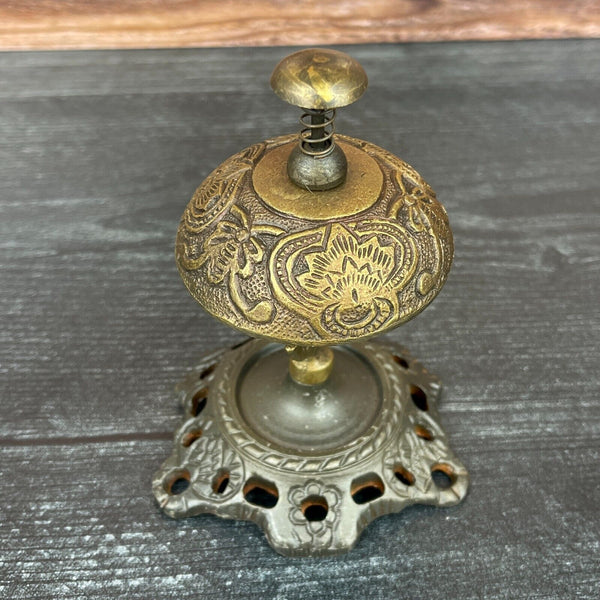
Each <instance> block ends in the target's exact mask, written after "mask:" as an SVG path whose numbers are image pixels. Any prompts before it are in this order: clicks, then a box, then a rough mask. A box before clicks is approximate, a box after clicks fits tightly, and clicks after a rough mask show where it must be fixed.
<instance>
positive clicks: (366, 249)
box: [271, 220, 417, 339]
mask: <svg viewBox="0 0 600 600" xmlns="http://www.w3.org/2000/svg"><path fill="white" fill-rule="evenodd" d="M416 259H417V254H416V248H415V246H414V244H413V242H412V241H411V240H410V239H409V238H408V236H407V235H406V233H405V231H404V229H403V228H402V227H401V226H400V225H397V224H395V223H390V222H386V221H378V220H365V221H363V222H361V223H349V224H342V223H334V224H332V225H330V226H325V227H321V228H318V229H312V230H306V231H302V232H300V233H298V234H293V235H290V236H287V237H285V238H283V239H282V240H281V242H280V244H279V246H278V247H277V248H275V250H274V251H273V256H272V259H271V268H272V272H273V275H274V277H273V280H274V281H275V283H276V285H275V286H274V291H275V295H276V297H277V299H278V300H279V301H280V302H282V303H283V304H285V305H288V306H289V307H290V308H291V309H294V310H296V311H301V312H303V313H304V314H306V316H307V317H308V318H309V319H311V320H312V321H313V323H314V325H315V328H316V329H317V331H319V332H323V333H322V334H321V335H322V337H325V336H332V335H333V336H335V338H342V339H344V338H359V337H364V336H367V335H372V334H373V333H376V332H377V331H380V330H381V329H385V328H387V327H389V326H391V325H392V323H393V322H394V320H395V319H398V317H399V314H400V311H399V307H398V292H400V291H401V290H402V289H403V288H404V287H405V285H406V283H407V282H408V280H409V279H410V277H411V275H412V274H413V272H414V268H415V265H416Z"/></svg>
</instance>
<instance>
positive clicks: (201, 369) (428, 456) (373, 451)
mask: <svg viewBox="0 0 600 600" xmlns="http://www.w3.org/2000/svg"><path fill="white" fill-rule="evenodd" d="M334 352H335V363H334V369H333V372H332V374H331V376H330V377H329V379H328V380H327V382H326V383H324V384H323V385H321V386H303V385H301V384H297V383H295V382H294V381H292V380H291V378H290V376H289V374H288V371H287V361H288V359H287V356H286V353H285V351H284V349H283V348H282V347H281V346H280V345H277V344H273V343H269V342H267V341H263V340H252V341H250V340H249V341H248V342H246V343H244V344H242V345H240V346H238V347H235V348H233V349H231V350H223V351H220V352H217V353H214V354H212V355H210V356H207V357H205V358H203V359H202V360H201V362H200V363H199V364H198V366H197V367H196V368H195V369H194V370H193V371H192V372H191V373H190V375H189V376H188V377H187V378H186V379H185V381H183V382H182V383H181V384H180V385H179V386H178V388H177V390H178V393H179V395H180V398H181V401H182V403H183V406H184V410H185V414H186V417H185V420H184V422H183V424H182V426H181V427H180V428H179V430H178V431H177V433H176V435H175V447H174V450H173V453H172V455H171V457H170V458H169V459H168V460H167V461H166V462H165V463H164V464H163V465H162V467H161V468H160V469H159V470H158V471H157V472H156V474H155V475H154V479H153V490H154V494H155V496H156V499H157V500H158V502H159V504H160V506H161V508H163V509H164V511H165V512H166V513H167V514H168V515H170V516H171V517H175V518H181V517H189V516H192V515H197V514H200V513H214V514H216V515H218V516H220V517H227V518H232V519H245V520H251V521H254V522H255V523H257V524H258V525H259V526H260V527H261V528H262V529H263V531H264V532H265V534H266V536H267V539H268V541H269V543H270V544H271V546H273V548H274V549H275V550H277V551H278V552H280V553H281V554H284V555H288V556H322V555H329V554H337V553H340V552H345V551H348V550H350V549H351V548H352V547H353V546H354V544H355V543H356V541H357V540H358V537H359V536H360V533H361V531H362V530H363V529H364V527H366V526H367V525H368V524H369V522H370V521H372V520H373V519H375V518H376V517H379V516H381V515H383V514H386V513H392V512H398V511H400V510H402V509H403V508H404V507H405V506H408V505H410V504H415V503H421V504H434V505H437V506H450V505H452V504H457V503H458V502H460V501H461V500H462V499H463V498H464V496H465V494H466V492H467V487H468V475H467V472H466V470H465V468H464V467H463V465H462V464H461V463H460V462H459V461H458V460H457V458H456V457H455V456H454V454H453V453H452V451H451V450H450V448H449V447H448V443H447V440H446V436H445V434H444V432H443V431H442V429H441V427H440V425H439V422H438V414H437V410H436V407H435V402H436V401H437V399H438V397H439V394H440V383H439V381H438V379H437V378H436V377H435V376H433V375H431V374H430V373H428V372H427V371H426V369H425V368H424V367H423V366H422V365H421V364H420V363H419V362H417V361H416V360H414V359H412V358H411V357H410V356H409V355H408V353H407V352H406V351H405V350H404V349H403V348H401V347H399V346H397V345H395V344H391V343H389V342H363V343H356V344H352V345H349V346H337V347H335V348H334Z"/></svg>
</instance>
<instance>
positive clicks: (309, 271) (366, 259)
mask: <svg viewBox="0 0 600 600" xmlns="http://www.w3.org/2000/svg"><path fill="white" fill-rule="evenodd" d="M271 86H272V88H273V90H274V91H275V93H276V94H277V95H278V96H280V97H281V98H282V99H283V100H285V101H287V102H289V103H290V104H293V105H296V106H298V107H301V110H302V116H301V118H300V122H301V126H302V130H301V131H300V133H299V134H293V135H284V136H280V137H276V138H273V139H269V140H266V141H263V142H259V143H257V144H254V145H253V146H250V147H249V148H246V149H245V150H242V151H241V152H238V153H237V154H235V155H234V156H232V157H231V158H229V159H227V160H226V161H225V162H224V163H222V164H221V165H220V166H218V167H217V168H216V169H215V170H214V171H213V172H212V173H211V174H210V175H209V176H208V177H207V178H206V179H205V181H204V182H203V183H202V184H201V185H200V187H199V188H198V189H197V190H196V192H195V194H194V196H193V198H192V200H191V201H190V203H189V204H188V206H187V208H186V210H185V212H184V214H183V217H182V219H181V223H180V226H179V230H178V232H177V241H176V260H177V266H178V268H179V272H180V274H181V277H182V279H183V281H184V283H185V285H186V287H187V288H188V290H189V291H190V293H191V294H192V296H193V297H194V298H195V299H196V300H197V301H198V302H199V303H200V304H201V305H202V307H203V308H204V309H205V310H207V311H208V312H209V313H210V314H211V315H213V316H214V317H215V318H217V319H219V320H220V321H222V322H224V323H225V324H227V325H230V326H231V327H234V328H235V329H238V330H240V331H242V332H244V333H246V334H248V335H250V336H252V338H255V339H248V340H247V341H245V342H242V343H241V344H238V345H236V346H234V347H233V348H226V349H221V350H219V351H217V352H214V353H212V354H210V355H208V356H205V357H203V358H202V359H201V360H200V362H199V363H198V364H197V366H196V367H195V368H194V369H193V370H192V371H191V372H190V373H189V375H188V376H187V377H186V379H185V380H184V381H182V382H181V383H180V384H179V385H178V387H177V391H178V394H179V397H180V399H181V402H182V404H183V408H184V411H185V418H184V421H183V424H182V425H181V427H180V428H179V429H178V431H177V432H176V435H175V442H174V449H173V453H172V454H171V456H170V457H169V458H168V459H167V461H166V462H165V463H164V464H163V465H162V467H161V468H160V469H159V471H158V472H157V473H156V474H155V476H154V479H153V490H154V494H155V496H156V498H157V500H158V502H159V504H160V506H161V508H162V509H163V510H164V511H165V512H166V513H167V514H168V515H170V516H171V517H175V518H181V517H188V516H192V515H198V514H200V513H213V514H215V515H218V516H220V517H226V518H232V519H244V520H250V521H254V522H255V523H256V524H257V525H258V526H259V527H261V528H262V530H263V531H264V533H265V535H266V537H267V539H268V541H269V543H270V544H271V546H272V547H273V548H274V549H275V550H276V551H278V552H280V553H281V554H284V555H288V556H323V555H330V554H336V553H340V552H345V551H347V550H349V549H350V548H352V547H353V545H354V544H355V543H356V541H357V539H358V537H359V535H360V533H361V531H362V530H363V528H364V527H366V526H367V525H368V523H369V522H370V521H372V520H373V519H375V518H377V517H379V516H381V515H383V514H386V513H393V512H398V511H400V510H402V509H403V508H404V507H406V506H408V505H411V504H415V503H421V504H433V505H437V506H449V505H452V504H456V503H458V502H460V501H461V500H462V499H463V498H464V496H465V494H466V492H467V487H468V475H467V472H466V470H465V468H464V467H463V465H462V464H461V463H460V461H459V460H458V459H457V458H456V456H455V455H454V454H453V453H452V451H451V450H450V448H449V446H448V441H447V438H446V435H445V434H444V432H443V430H442V428H441V427H440V424H439V418H438V413H437V410H436V401H437V400H438V397H439V395H440V382H439V380H438V379H437V378H436V377H435V376H434V375H432V374H431V373H429V372H428V371H427V370H426V369H425V368H424V367H423V365H422V364H421V363H420V362H418V361H417V360H415V359H414V358H413V357H412V356H410V355H409V353H408V352H407V351H406V350H405V349H404V348H402V347H400V346H398V345H397V344H395V343H392V342H390V341H387V340H386V341H375V340H373V337H374V336H375V335H377V334H380V333H383V332H385V331H388V330H390V329H393V328H394V327H397V326H399V325H401V324H402V323H404V322H406V321H408V320H409V319H411V318H413V317H414V316H416V315H417V314H418V313H420V312H421V311H422V310H423V309H424V308H425V307H426V306H427V305H428V304H429V303H430V302H431V301H432V300H433V299H434V298H435V296H436V295H437V294H438V292H439V291H440V289H441V288H442V286H443V284H444V282H445V281H446V277H447V275H448V272H449V270H450V265H451V263H452V257H453V242H452V233H451V230H450V226H449V223H448V217H447V215H446V211H445V210H444V208H443V206H442V205H441V204H440V203H439V202H438V201H437V200H436V196H435V193H434V192H433V190H432V189H431V188H430V187H429V185H428V184H427V183H426V182H425V181H424V180H423V178H422V177H421V176H420V175H419V174H418V173H417V172H416V171H415V170H414V169H413V168H412V167H411V166H409V165H408V164H406V163H405V162H403V161H402V160H400V159H399V158H397V157H396V156H394V155H393V154H390V153H389V152H387V151H386V150H383V149H381V148H379V147H378V146H375V145H374V144H371V143H369V142H365V141H363V140H359V139H355V138H352V137H348V136H345V135H340V134H337V133H336V134H334V120H335V115H336V109H338V108H341V107H343V106H346V105H348V104H350V103H352V102H354V101H356V100H357V99H358V98H359V97H360V96H361V95H362V94H363V92H364V91H365V89H366V88H367V76H366V74H365V72H364V70H363V68H362V67H361V66H360V64H358V62H356V61H355V60H354V59H352V58H351V57H349V56H348V55H346V54H344V53H341V52H337V51H335V50H328V49H308V50H302V51H300V52H296V53H294V54H292V55H290V56H288V57H287V58H284V59H283V60H282V61H281V62H280V63H279V64H278V65H277V67H276V68H275V71H274V72H273V75H272V77H271Z"/></svg>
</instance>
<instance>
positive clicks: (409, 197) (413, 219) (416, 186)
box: [388, 171, 435, 233]
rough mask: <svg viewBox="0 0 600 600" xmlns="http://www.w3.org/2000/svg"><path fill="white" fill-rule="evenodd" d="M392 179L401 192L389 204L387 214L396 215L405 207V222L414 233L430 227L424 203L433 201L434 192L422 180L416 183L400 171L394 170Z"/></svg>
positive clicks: (429, 203)
mask: <svg viewBox="0 0 600 600" xmlns="http://www.w3.org/2000/svg"><path fill="white" fill-rule="evenodd" d="M394 179H395V180H396V183H397V184H398V187H399V188H400V192H401V194H400V197H399V198H398V199H397V200H396V201H395V202H394V203H393V204H392V205H391V206H390V209H389V211H388V214H389V216H398V214H399V213H400V211H401V210H402V209H403V208H405V209H406V214H407V224H408V226H409V227H410V228H411V229H412V230H413V231H414V232H415V233H421V232H422V231H425V230H429V229H431V224H430V222H429V218H428V216H427V209H426V208H425V205H431V204H432V203H433V202H434V201H435V192H434V191H433V190H432V189H431V188H430V187H429V185H428V184H427V183H425V182H424V181H422V182H420V183H417V182H416V181H413V180H412V179H410V178H409V177H407V176H406V174H404V173H401V172H400V171H395V172H394ZM428 208H431V207H430V206H429V207H428Z"/></svg>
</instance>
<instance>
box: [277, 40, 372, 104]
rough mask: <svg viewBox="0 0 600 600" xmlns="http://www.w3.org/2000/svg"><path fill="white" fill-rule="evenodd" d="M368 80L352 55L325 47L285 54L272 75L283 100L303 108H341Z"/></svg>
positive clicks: (356, 97)
mask: <svg viewBox="0 0 600 600" xmlns="http://www.w3.org/2000/svg"><path fill="white" fill-rule="evenodd" d="M368 84H369V80H368V79H367V74H366V73H365V70H364V69H363V68H362V66H361V65H360V63H358V62H357V61H356V60H354V59H353V58H352V57H350V56H348V55H347V54H344V53H343V52H338V51H337V50H329V49H324V48H307V49H306V50H300V51H299V52H294V54H290V55H289V56H286V57H285V58H284V59H283V60H281V61H280V62H279V64H278V65H277V66H276V67H275V70H274V71H273V74H272V75H271V87H272V88H273V91H274V92H275V93H276V94H277V95H278V96H279V97H280V98H282V99H283V100H285V101H286V102H289V103H290V104H293V105H295V106H301V107H302V108H316V109H321V110H324V109H330V108H340V107H342V106H346V105H348V104H351V103H352V102H354V101H355V100H358V98H360V97H361V96H362V94H363V93H364V91H365V90H366V89H367V86H368Z"/></svg>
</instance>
